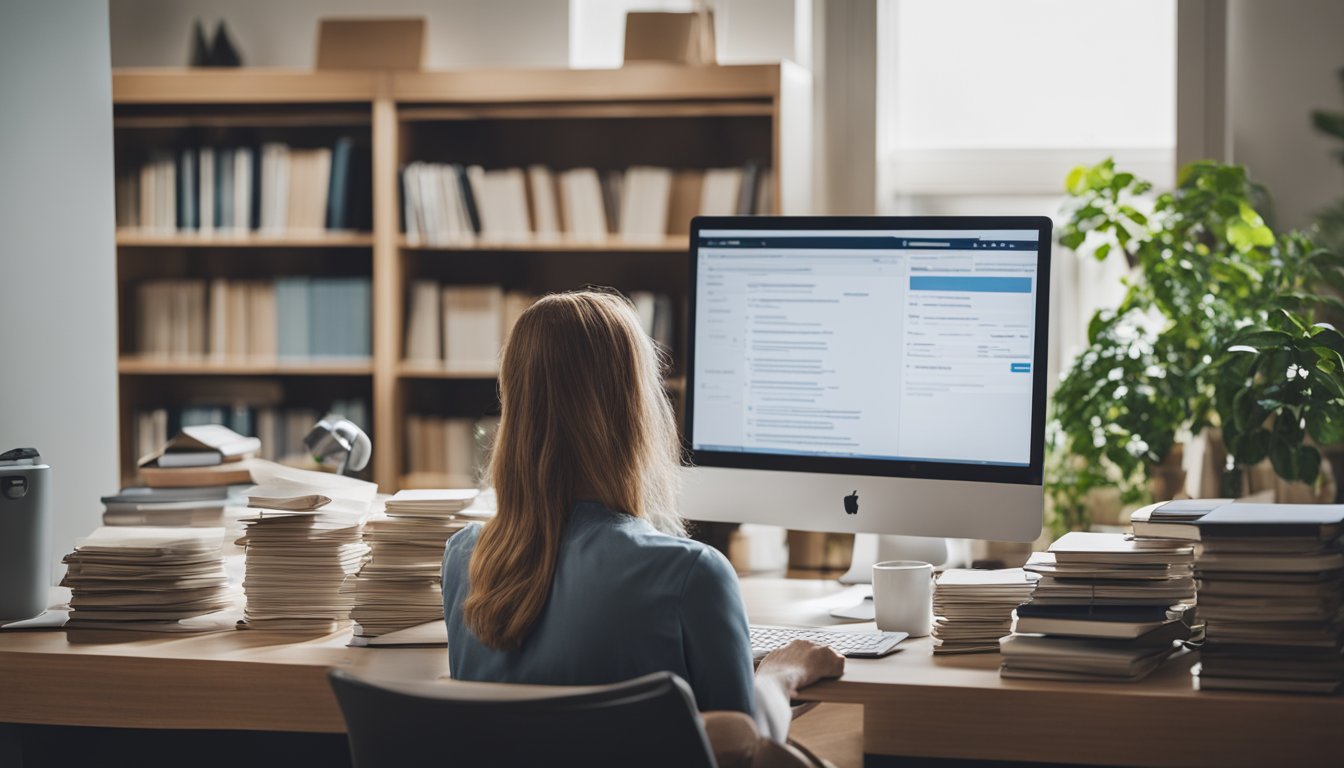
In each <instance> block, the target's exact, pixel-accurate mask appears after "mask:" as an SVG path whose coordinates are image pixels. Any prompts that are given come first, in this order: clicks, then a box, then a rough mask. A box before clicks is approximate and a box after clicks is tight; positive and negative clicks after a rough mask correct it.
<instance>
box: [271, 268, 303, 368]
mask: <svg viewBox="0 0 1344 768" xmlns="http://www.w3.org/2000/svg"><path fill="white" fill-rule="evenodd" d="M275 313H276V345H275V347H276V354H278V355H279V356H280V357H286V358H302V357H307V356H308V354H309V348H308V342H309V339H308V278H306V277H297V276H296V277H281V278H278V279H277V280H276V281H275Z"/></svg>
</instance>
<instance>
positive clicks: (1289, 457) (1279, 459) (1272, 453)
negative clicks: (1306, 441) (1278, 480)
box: [1269, 435, 1298, 480]
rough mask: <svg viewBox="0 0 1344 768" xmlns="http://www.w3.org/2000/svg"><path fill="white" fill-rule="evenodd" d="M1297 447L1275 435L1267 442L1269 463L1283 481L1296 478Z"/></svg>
mask: <svg viewBox="0 0 1344 768" xmlns="http://www.w3.org/2000/svg"><path fill="white" fill-rule="evenodd" d="M1297 458H1298V457H1297V446H1296V445H1294V444H1293V443H1290V442H1288V441H1287V440H1284V439H1282V438H1280V437H1279V436H1278V435H1275V436H1274V437H1273V438H1272V439H1271V440H1270V442H1269V463H1270V464H1272V465H1274V473H1275V474H1276V475H1278V476H1279V477H1282V478H1284V479H1285V480H1293V479H1296V478H1297Z"/></svg>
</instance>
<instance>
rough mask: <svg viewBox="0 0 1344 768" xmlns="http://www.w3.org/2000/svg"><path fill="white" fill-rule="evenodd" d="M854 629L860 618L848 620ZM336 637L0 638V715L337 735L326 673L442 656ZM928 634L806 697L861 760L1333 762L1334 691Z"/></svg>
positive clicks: (769, 618) (837, 600)
mask: <svg viewBox="0 0 1344 768" xmlns="http://www.w3.org/2000/svg"><path fill="white" fill-rule="evenodd" d="M743 594H744V597H745V599H746V603H747V609H748V614H749V615H750V617H751V620H752V621H753V622H758V623H776V624H817V625H821V624H833V623H835V622H834V621H833V620H832V619H830V617H829V615H828V612H829V610H830V609H831V608H832V607H835V606H837V605H844V604H846V603H848V602H852V601H854V599H855V591H854V590H853V588H845V587H841V586H839V585H838V584H835V583H834V582H829V581H804V580H786V579H766V578H748V579H744V580H743ZM853 626H854V627H855V628H856V629H866V628H869V627H870V626H871V625H853ZM346 641H347V636H346V635H344V634H341V635H331V636H327V637H321V638H296V637H295V636H293V635H279V634H271V633H261V632H227V633H221V634H214V635H207V636H197V637H190V638H160V637H156V638H153V639H144V640H136V641H132V642H124V643H116V644H71V643H69V642H67V640H66V637H65V634H64V633H61V632H50V631H48V632H0V691H3V693H0V722H11V723H54V724H64V725H101V726H120V727H138V728H212V729H246V730H262V731H308V732H325V733H336V732H340V731H341V730H343V724H342V721H341V716H340V712H339V710H338V709H337V706H336V702H335V700H334V698H333V697H332V695H331V692H330V690H329V688H328V687H327V681H326V677H325V675H326V670H327V669H328V668H331V667H341V668H344V669H349V670H351V671H353V672H355V673H357V674H363V675H368V676H374V677H385V678H393V679H419V680H424V679H428V678H435V677H440V676H443V675H445V674H447V670H448V666H447V655H446V653H445V652H444V651H443V650H441V649H366V648H347V647H345V642H346ZM930 648H931V646H930V643H929V640H928V639H927V638H924V639H917V640H912V641H907V643H906V644H905V645H904V650H902V651H901V652H899V653H897V654H895V655H894V656H890V657H888V658H886V659H878V660H867V661H865V660H850V662H849V663H848V665H847V667H846V672H845V676H844V677H843V678H841V679H840V680H837V681H832V682H826V683H822V684H820V685H817V686H815V687H813V688H810V689H808V690H807V691H805V692H804V697H805V698H808V699H815V700H820V701H833V702H850V703H858V704H862V705H863V706H864V752H865V753H868V754H873V755H883V754H885V755H906V756H911V757H958V758H973V759H989V760H1019V761H1026V762H1036V763H1041V762H1076V763H1094V764H1099V765H1142V766H1192V765H1214V764H1217V765H1226V766H1236V765H1246V766H1251V765H1255V766H1265V765H1289V764H1292V765H1338V764H1339V763H1340V759H1341V758H1340V755H1344V728H1341V724H1344V697H1339V696H1331V697H1316V696H1285V695H1272V694H1250V693H1245V694H1242V693H1230V692H1207V693H1201V692H1198V691H1194V690H1192V689H1191V685H1190V674H1189V666H1190V664H1191V660H1190V659H1188V658H1187V659H1185V660H1181V661H1177V662H1175V663H1172V664H1169V665H1167V666H1166V667H1165V668H1164V669H1162V670H1161V671H1159V672H1158V673H1157V674H1155V675H1154V676H1153V677H1151V678H1149V679H1148V680H1146V681H1144V682H1142V683H1139V684H1118V683H1117V684H1088V683H1051V682H1043V681H1024V680H1001V679H1000V678H999V676H998V671H997V669H998V657H997V656H994V655H976V656H963V657H940V658H935V657H933V655H932V653H931V651H930Z"/></svg>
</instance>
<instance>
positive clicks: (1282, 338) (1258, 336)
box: [1232, 331, 1293, 350]
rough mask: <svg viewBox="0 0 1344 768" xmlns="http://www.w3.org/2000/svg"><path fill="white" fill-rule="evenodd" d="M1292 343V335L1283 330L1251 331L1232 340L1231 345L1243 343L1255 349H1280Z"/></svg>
mask: <svg viewBox="0 0 1344 768" xmlns="http://www.w3.org/2000/svg"><path fill="white" fill-rule="evenodd" d="M1292 343H1293V337H1292V336H1289V335H1288V334H1286V333H1284V332H1283V331H1251V332H1249V333H1243V334H1241V335H1240V336H1238V337H1237V338H1235V339H1233V340H1232V344H1233V345H1245V346H1248V347H1255V348H1256V349H1261V350H1265V349H1282V348H1284V347H1287V346H1290V345H1291V344H1292Z"/></svg>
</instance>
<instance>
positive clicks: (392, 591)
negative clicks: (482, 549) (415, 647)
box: [350, 489, 494, 644]
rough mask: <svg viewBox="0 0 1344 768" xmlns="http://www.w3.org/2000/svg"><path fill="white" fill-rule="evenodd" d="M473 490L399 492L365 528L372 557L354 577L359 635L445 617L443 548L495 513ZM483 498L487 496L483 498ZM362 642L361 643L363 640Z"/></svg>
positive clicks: (354, 616)
mask: <svg viewBox="0 0 1344 768" xmlns="http://www.w3.org/2000/svg"><path fill="white" fill-rule="evenodd" d="M478 499H479V493H478V492H477V491H475V490H449V489H444V490H414V491H401V492H400V493H398V494H396V495H395V496H393V497H392V498H390V499H388V501H387V513H386V516H384V517H381V518H377V519H374V520H370V521H369V522H368V523H366V524H365V527H364V541H365V542H366V543H367V544H368V545H369V547H370V553H369V558H368V560H367V561H366V562H365V564H364V567H363V568H362V569H360V571H359V575H358V577H357V578H356V579H355V607H354V610H353V611H351V613H350V617H351V618H352V619H354V620H355V622H356V625H355V637H356V638H363V639H364V641H365V643H366V642H367V640H369V639H372V638H375V637H378V636H380V635H385V634H388V633H390V632H396V631H398V630H402V629H406V628H407V627H413V626H416V625H418V624H424V623H426V622H431V621H442V619H443V593H442V590H441V586H440V583H439V578H440V570H441V567H442V564H443V548H444V544H445V543H446V542H447V541H448V539H449V538H450V537H451V536H452V535H453V534H455V533H457V532H458V531H460V530H462V529H463V528H465V527H466V526H467V523H468V522H470V521H472V520H481V519H488V518H489V517H491V516H493V515H494V511H493V509H491V508H489V507H488V505H486V504H481V505H479V506H478V505H476V502H477V501H478ZM482 501H484V500H482ZM361 644H362V643H361Z"/></svg>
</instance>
